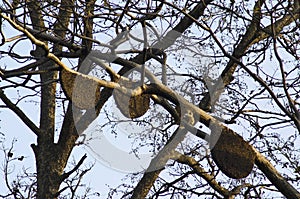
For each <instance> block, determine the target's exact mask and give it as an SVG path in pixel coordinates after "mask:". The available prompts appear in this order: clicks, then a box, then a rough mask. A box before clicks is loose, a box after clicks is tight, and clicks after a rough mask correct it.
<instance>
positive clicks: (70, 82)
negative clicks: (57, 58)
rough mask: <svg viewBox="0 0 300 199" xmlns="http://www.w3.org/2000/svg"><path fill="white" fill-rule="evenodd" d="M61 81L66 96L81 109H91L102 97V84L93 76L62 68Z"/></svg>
mask: <svg viewBox="0 0 300 199" xmlns="http://www.w3.org/2000/svg"><path fill="white" fill-rule="evenodd" d="M60 82H61V85H62V88H63V91H64V93H65V95H66V97H67V98H68V99H69V100H71V101H72V103H73V105H75V106H76V107H78V108H80V109H91V108H94V107H95V106H96V103H97V102H98V101H99V99H100V85H99V83H98V82H97V81H95V80H94V79H93V78H92V77H89V76H87V75H78V74H77V73H75V72H72V71H69V70H66V69H62V71H61V72H60Z"/></svg>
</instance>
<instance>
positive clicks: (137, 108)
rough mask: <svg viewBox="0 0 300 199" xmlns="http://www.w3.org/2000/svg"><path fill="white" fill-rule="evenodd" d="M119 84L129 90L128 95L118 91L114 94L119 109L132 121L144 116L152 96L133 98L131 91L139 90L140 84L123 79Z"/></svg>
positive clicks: (143, 95) (145, 95) (144, 95)
mask: <svg viewBox="0 0 300 199" xmlns="http://www.w3.org/2000/svg"><path fill="white" fill-rule="evenodd" d="M118 83H119V84H120V85H121V86H124V87H125V88H127V89H128V90H127V92H126V93H124V92H122V91H120V90H117V89H115V90H114V92H113V96H114V99H115V101H116V104H117V107H118V108H119V110H120V111H121V113H122V114H123V115H124V116H125V117H127V118H131V119H133V118H138V117H141V116H143V115H144V114H145V113H146V112H147V111H148V109H149V105H150V96H149V95H147V94H142V95H138V96H131V94H130V90H131V89H135V88H137V87H138V86H139V83H138V82H133V81H130V80H124V79H122V80H119V82H118Z"/></svg>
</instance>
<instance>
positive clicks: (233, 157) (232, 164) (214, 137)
mask: <svg viewBox="0 0 300 199" xmlns="http://www.w3.org/2000/svg"><path fill="white" fill-rule="evenodd" d="M219 130H220V131H221V134H218V133H216V132H214V129H213V128H212V134H211V139H210V140H211V141H210V144H211V143H213V144H214V146H211V148H212V149H211V154H212V158H213V160H214V161H215V163H216V164H217V166H218V167H219V168H220V170H221V171H222V172H223V173H224V174H225V175H227V176H228V177H230V178H235V179H240V178H245V177H247V176H248V175H249V174H250V172H251V171H252V169H253V166H254V160H255V152H254V150H253V149H252V148H251V146H250V145H249V144H248V143H247V142H246V141H245V140H244V139H243V138H242V137H241V136H240V135H238V134H236V133H235V132H233V131H232V130H231V129H229V128H227V127H224V128H222V130H221V129H219Z"/></svg>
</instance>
